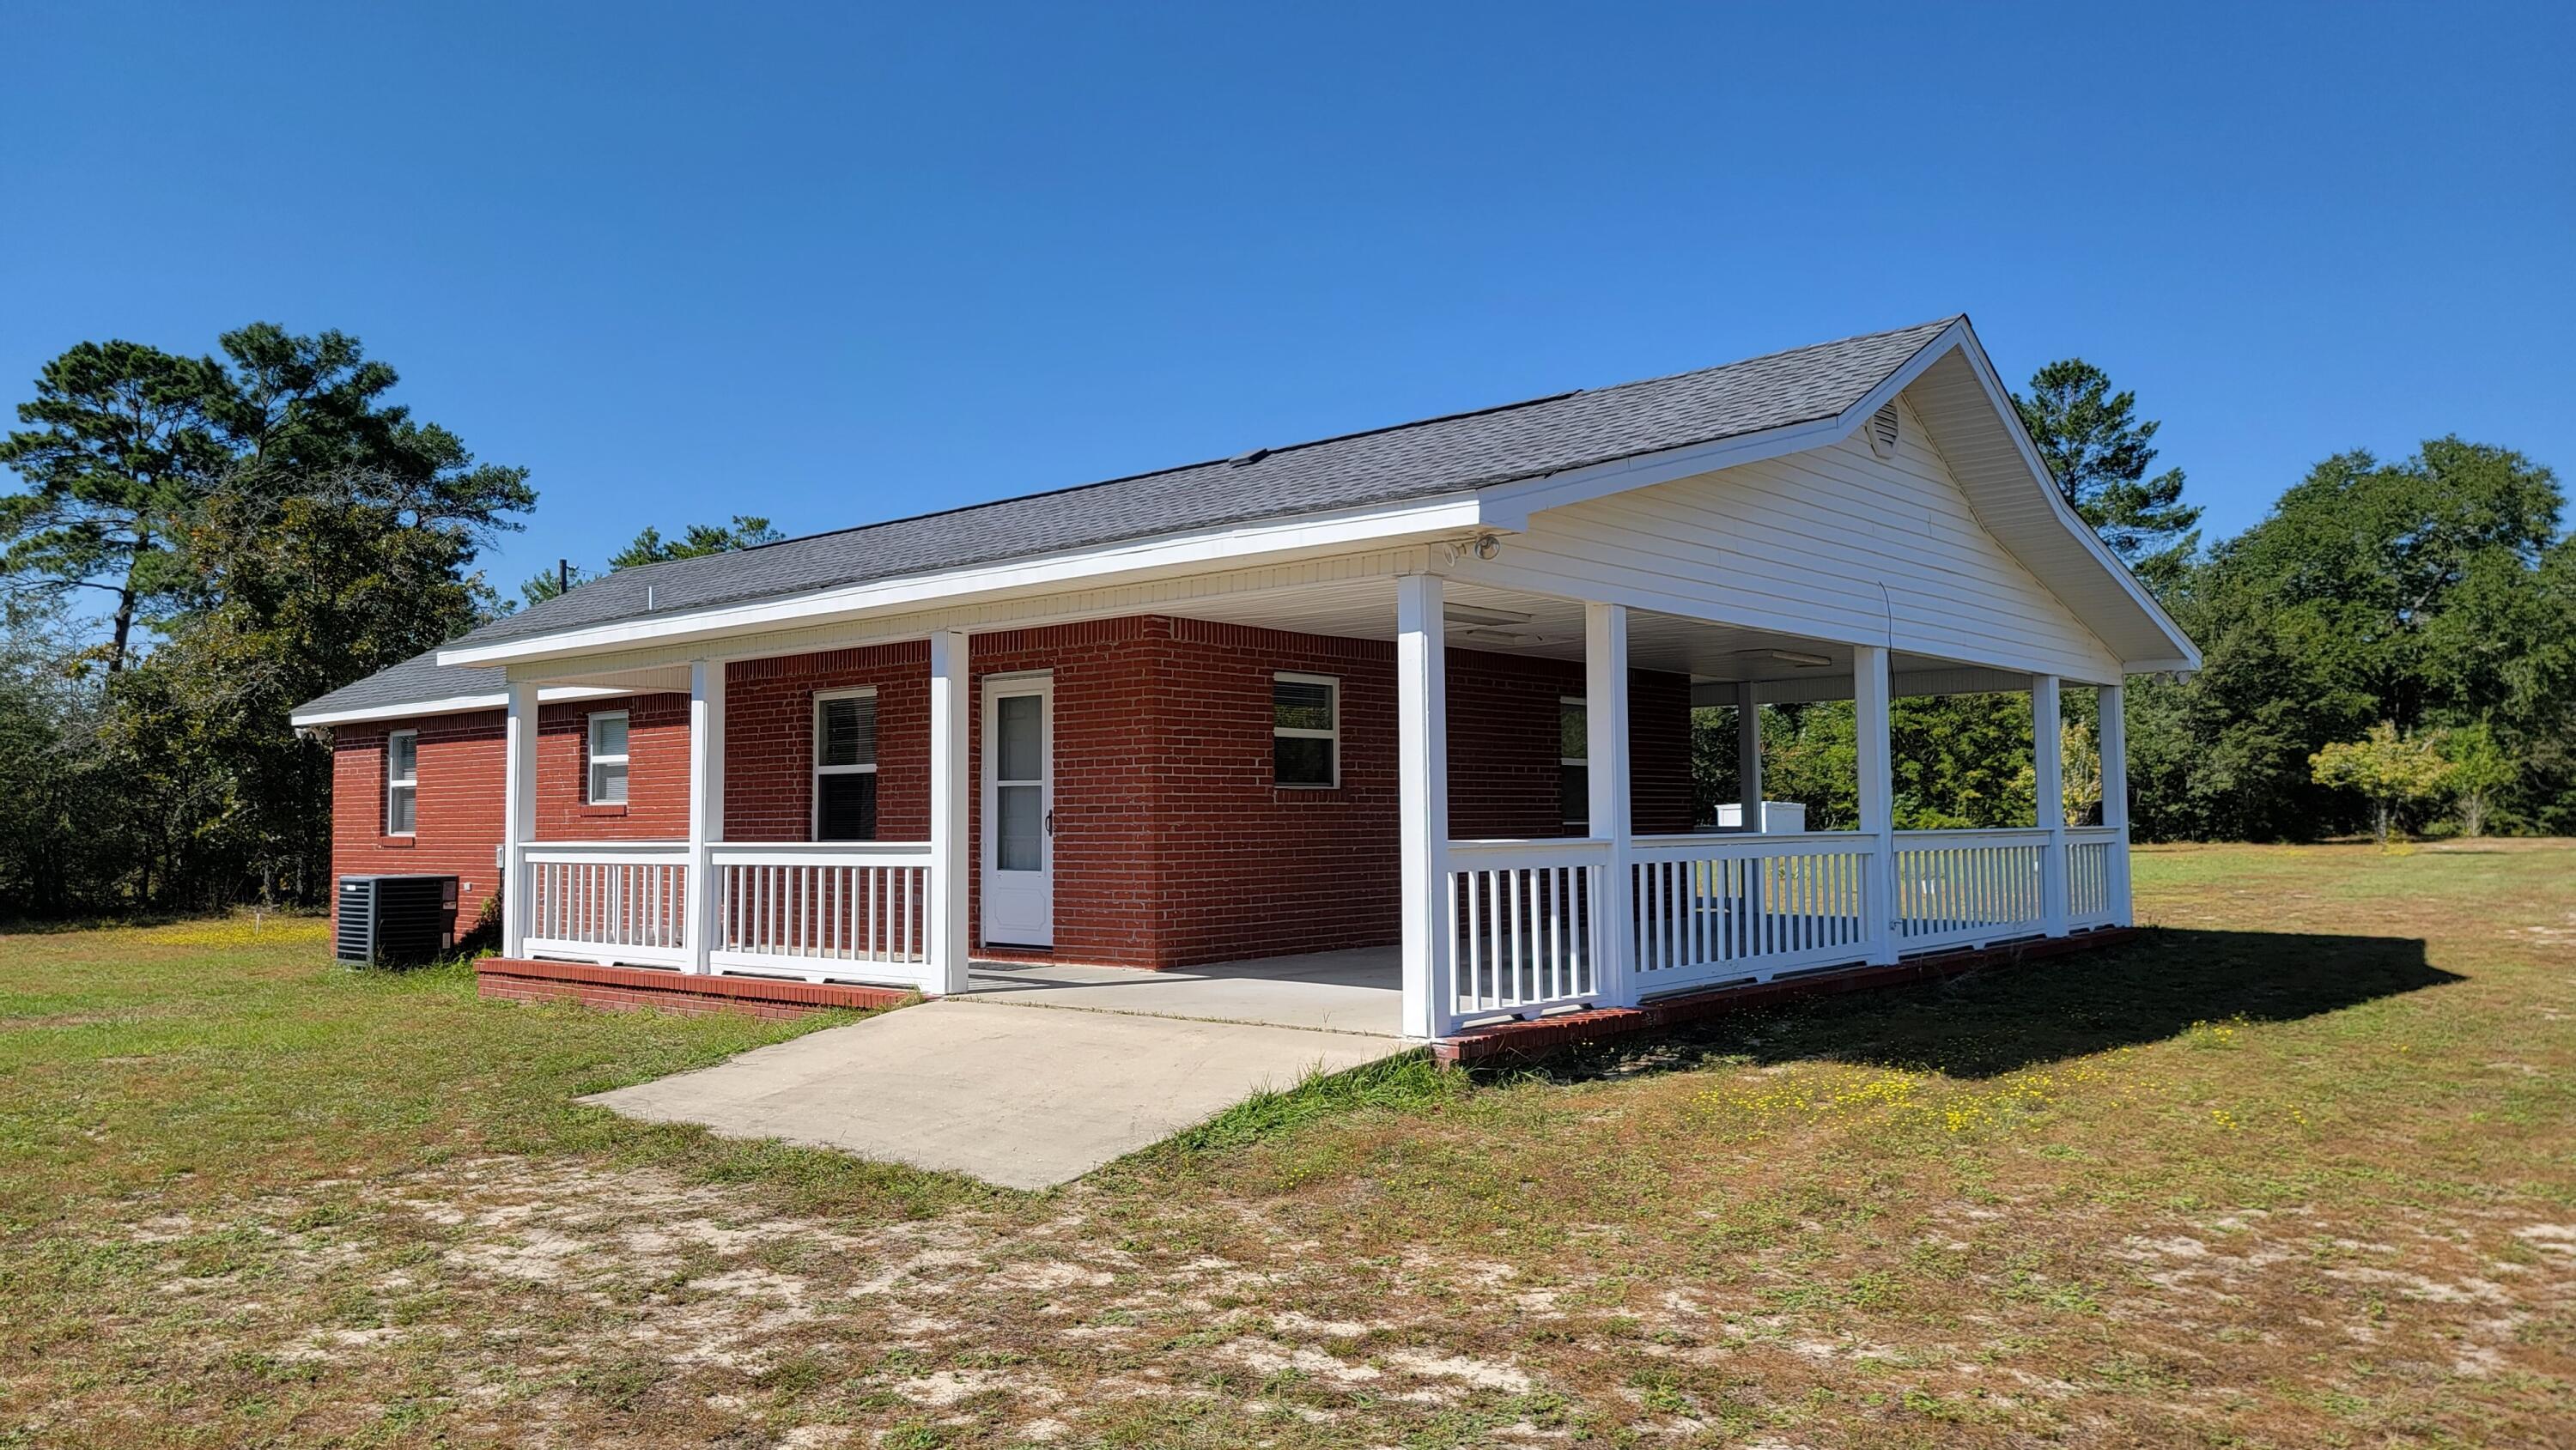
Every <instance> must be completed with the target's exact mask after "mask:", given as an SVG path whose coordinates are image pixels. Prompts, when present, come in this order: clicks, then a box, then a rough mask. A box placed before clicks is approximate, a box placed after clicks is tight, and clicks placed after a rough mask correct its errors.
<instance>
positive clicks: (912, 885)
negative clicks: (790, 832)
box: [707, 841, 935, 987]
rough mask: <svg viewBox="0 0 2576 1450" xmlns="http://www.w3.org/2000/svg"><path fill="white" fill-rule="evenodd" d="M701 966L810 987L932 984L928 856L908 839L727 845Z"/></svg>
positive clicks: (720, 851)
mask: <svg viewBox="0 0 2576 1450" xmlns="http://www.w3.org/2000/svg"><path fill="white" fill-rule="evenodd" d="M709 852H710V856H711V859H712V860H713V861H714V863H715V871H716V880H717V891H718V896H717V904H716V911H715V940H714V941H713V942H712V943H711V945H710V949H709V952H708V958H707V959H708V962H709V963H710V965H712V966H714V967H716V968H718V969H719V970H725V969H734V970H744V969H747V970H751V971H757V972H763V973H772V974H779V975H786V976H796V977H803V978H806V979H808V980H811V981H864V982H878V983H888V984H892V985H897V986H910V987H926V986H933V985H935V984H934V983H932V982H931V980H930V978H931V966H930V951H929V935H930V909H931V902H930V899H929V889H930V874H931V854H930V847H929V846H928V845H927V844H922V843H914V842H887V841H868V842H855V841H854V842H845V843H835V844H832V845H828V846H823V845H809V844H805V843H802V842H788V843H784V844H779V845H753V844H728V845H720V846H713V847H710V848H709Z"/></svg>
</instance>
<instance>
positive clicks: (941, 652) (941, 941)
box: [924, 630, 975, 993]
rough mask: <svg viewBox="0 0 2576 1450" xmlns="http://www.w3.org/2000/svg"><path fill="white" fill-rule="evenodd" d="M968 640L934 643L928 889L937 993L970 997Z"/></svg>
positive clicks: (939, 637) (952, 635)
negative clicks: (968, 994)
mask: <svg viewBox="0 0 2576 1450" xmlns="http://www.w3.org/2000/svg"><path fill="white" fill-rule="evenodd" d="M969 683H970V680H969V676H968V673H967V656H966V635H965V634H964V632H962V631H959V630H939V631H936V632H934V633H933V634H932V635H931V636H930V861H931V866H930V885H929V888H928V889H929V896H930V899H929V901H928V903H927V907H928V920H927V922H926V923H925V927H926V930H925V932H924V937H925V941H924V947H925V948H926V950H927V951H928V953H929V956H930V970H931V974H932V976H933V979H934V981H935V984H936V985H935V988H934V990H935V991H937V992H942V993H945V992H963V991H965V990H966V985H967V978H966V960H967V956H968V954H969V953H970V952H971V951H972V950H973V942H972V941H971V939H970V938H969V936H968V934H967V923H966V902H967V892H968V890H969V889H970V882H969V879H968V874H967V873H968V872H969V870H970V869H971V867H970V866H969V864H968V863H969V861H970V859H971V857H970V856H969V854H968V851H967V844H968V839H969V838H968V835H967V832H968V831H969V829H971V828H970V826H969V819H970V818H969V816H968V815H967V805H968V803H969V802H971V801H972V800H973V799H974V798H975V794H974V792H975V786H974V782H973V781H972V780H971V779H969V778H968V771H969V769H970V767H969V765H968V762H969V761H971V760H972V759H973V758H974V756H973V753H972V751H971V750H970V749H969V748H968V746H969V733H968V731H969V722H970V721H971V720H972V719H973V712H972V710H971V709H970V708H969V706H970V703H971V698H972V697H971V696H970V695H969V694H968V693H967V690H968V686H969Z"/></svg>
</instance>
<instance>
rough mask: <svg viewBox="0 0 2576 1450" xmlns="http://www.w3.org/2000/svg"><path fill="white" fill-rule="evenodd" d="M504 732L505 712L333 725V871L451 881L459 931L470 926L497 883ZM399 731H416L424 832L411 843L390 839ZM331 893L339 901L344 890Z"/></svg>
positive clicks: (420, 830)
mask: <svg viewBox="0 0 2576 1450" xmlns="http://www.w3.org/2000/svg"><path fill="white" fill-rule="evenodd" d="M501 726H502V716H501V712H500V711H498V710H484V711H480V712H477V713H474V714H470V715H435V716H430V717H428V718H425V719H421V720H399V721H392V722H389V723H385V724H368V725H343V726H339V727H338V728H336V729H335V730H334V731H333V732H332V749H331V873H332V875H333V876H335V877H337V876H375V875H395V874H411V875H422V876H454V877H456V878H457V879H458V898H457V903H456V930H457V933H458V934H459V935H463V934H464V933H465V932H467V931H470V930H472V929H473V925H474V922H475V920H476V917H477V914H478V913H480V912H481V911H482V909H483V902H484V900H485V899H486V898H487V897H489V896H491V895H492V892H493V890H494V888H495V887H496V886H498V885H499V883H500V879H501V873H500V872H499V871H497V870H495V869H493V866H492V853H493V852H494V851H495V850H497V849H499V847H500V844H501V758H502V746H501ZM398 729H416V730H418V731H419V732H420V756H419V764H418V767H417V771H416V774H415V777H414V778H415V779H417V780H418V781H419V782H420V785H419V810H418V814H417V819H416V824H417V826H418V830H417V831H416V832H415V833H414V834H412V835H410V836H407V837H396V836H387V835H385V834H384V828H385V736H387V735H388V734H390V733H392V732H393V731H395V730H398ZM331 895H332V899H333V901H334V902H335V903H336V902H337V901H338V898H339V893H338V892H337V891H334V892H332V893H331ZM335 909H336V906H335Z"/></svg>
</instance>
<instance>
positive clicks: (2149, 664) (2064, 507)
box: [1960, 324, 2200, 674]
mask: <svg viewBox="0 0 2576 1450" xmlns="http://www.w3.org/2000/svg"><path fill="white" fill-rule="evenodd" d="M1961 333H1962V341H1963V342H1964V343H1965V344H1966V345H1965V346H1964V347H1962V348H1961V349H1960V356H1962V357H1964V358H1966V359H1967V361H1968V371H1969V372H1971V373H1973V374H1975V375H1976V379H1977V382H1978V385H1979V386H1981V387H1983V388H1984V389H1985V390H1986V400H1987V401H1988V402H1990V403H1992V404H1993V405H1994V408H1995V411H1996V412H1997V413H1999V414H2001V415H2003V419H2004V431H2005V432H2007V433H2009V434H2010V435H2012V440H2013V449H2014V451H2015V452H2017V453H2019V454H2020V455H2021V459H2022V462H2023V464H2024V465H2025V466H2027V467H2028V468H2029V469H2030V477H2031V482H2032V484H2033V485H2034V486H2036V487H2037V488H2038V489H2039V491H2040V493H2041V494H2042V495H2043V496H2044V497H2046V498H2047V500H2048V505H2049V508H2050V510H2051V511H2052V512H2054V513H2055V514H2056V515H2057V522H2058V524H2059V526H2060V527H2062V528H2064V529H2065V530H2066V532H2067V533H2068V534H2069V535H2070V536H2072V537H2073V538H2074V539H2075V541H2076V542H2077V543H2079V544H2081V545H2083V547H2084V549H2085V551H2086V552H2087V553H2090V554H2091V555H2092V556H2093V561H2094V562H2095V563H2096V564H2098V565H2099V566H2100V567H2101V568H2102V570H2103V571H2104V572H2105V573H2108V574H2109V575H2110V576H2111V577H2112V579H2114V580H2115V581H2117V582H2118V584H2119V586H2120V589H2121V592H2122V593H2124V594H2126V595H2128V596H2129V600H2130V602H2131V603H2134V604H2135V605H2137V607H2138V608H2139V609H2140V610H2142V611H2143V612H2144V613H2145V614H2146V616H2147V618H2148V619H2149V620H2150V621H2152V622H2153V623H2154V624H2155V626H2156V628H2157V629H2158V630H2160V631H2161V632H2162V633H2163V634H2164V636H2165V638H2166V640H2167V641H2168V642H2169V643H2171V644H2172V645H2173V647H2174V654H2173V657H2172V659H2170V660H2128V661H2124V662H2123V663H2124V665H2125V666H2126V668H2127V669H2128V671H2129V672H2130V673H2131V674H2145V673H2149V672H2153V671H2159V670H2175V669H2181V670H2196V669H2199V668H2200V647H2199V646H2198V645H2195V644H2193V643H2192V642H2191V636H2189V635H2187V634H2184V633H2183V632H2182V626H2181V625H2178V624H2176V623H2174V621H2173V616H2172V615H2170V614H2167V613H2165V607H2164V606H2163V605H2161V604H2158V603H2157V602H2156V597H2155V596H2154V595H2152V594H2150V593H2148V592H2147V586H2145V585H2144V584H2141V583H2139V582H2138V576H2137V575H2135V574H2132V573H2130V572H2129V566H2128V565H2126V564H2123V563H2121V562H2120V556H2119V555H2117V554H2114V553H2112V552H2111V546H2110V545H2108V544H2105V543H2103V542H2102V536H2101V535H2100V534H2097V533H2095V532H2093V526H2092V525H2091V524H2088V523H2086V522H2084V520H2083V518H2082V517H2081V516H2079V515H2078V514H2077V513H2076V512H2075V507H2074V505H2072V504H2070V503H2068V502H2067V501H2066V495H2065V494H2064V493H2063V492H2062V491H2060V490H2059V488H2058V487H2057V479H2056V478H2055V477H2054V476H2053V475H2051V474H2050V473H2049V471H2048V465H2047V464H2046V463H2045V462H2043V461H2041V459H2040V456H2039V446H2038V445H2037V444H2035V443H2033V442H2031V439H2030V430H2029V429H2028V428H2026V427H2024V426H2022V421H2021V409H2019V408H2017V407H2014V406H2013V400H2012V393H2011V391H2010V390H2009V389H2007V388H2005V387H2004V385H2003V379H2001V378H1999V377H1997V376H1996V375H1995V365H1994V360H1993V359H1991V358H1989V357H1987V356H1986V348H1985V344H1984V343H1982V342H1979V341H1978V340H1977V335H1976V333H1975V331H1974V330H1973V329H1969V328H1967V327H1966V326H1965V325H1964V324H1962V325H1961ZM2177 661H2188V663H2177Z"/></svg>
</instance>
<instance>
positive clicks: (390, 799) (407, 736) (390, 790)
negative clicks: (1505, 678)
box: [385, 730, 420, 836]
mask: <svg viewBox="0 0 2576 1450" xmlns="http://www.w3.org/2000/svg"><path fill="white" fill-rule="evenodd" d="M419 826H420V732H419V731H417V730H397V731H395V732H393V733H392V734H390V735H388V736H386V737H385V834H386V835H388V836H408V835H411V834H412V833H413V832H414V831H416V830H418V829H419Z"/></svg>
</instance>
